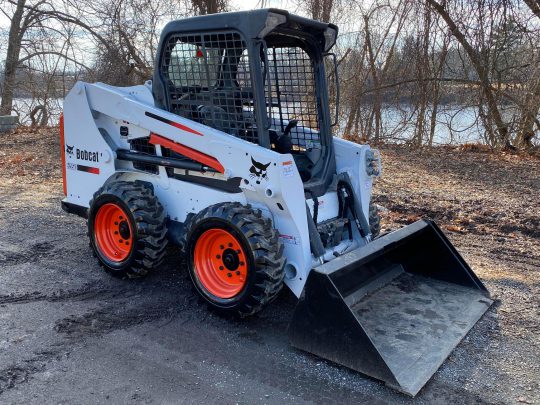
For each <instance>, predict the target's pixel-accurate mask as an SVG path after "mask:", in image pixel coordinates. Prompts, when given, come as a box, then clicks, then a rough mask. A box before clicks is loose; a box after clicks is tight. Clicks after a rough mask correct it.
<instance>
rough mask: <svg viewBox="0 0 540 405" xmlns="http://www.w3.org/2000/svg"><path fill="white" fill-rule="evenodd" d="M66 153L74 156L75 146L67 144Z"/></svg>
mask: <svg viewBox="0 0 540 405" xmlns="http://www.w3.org/2000/svg"><path fill="white" fill-rule="evenodd" d="M66 152H67V154H68V155H70V156H71V155H73V146H69V145H68V144H67V143H66Z"/></svg>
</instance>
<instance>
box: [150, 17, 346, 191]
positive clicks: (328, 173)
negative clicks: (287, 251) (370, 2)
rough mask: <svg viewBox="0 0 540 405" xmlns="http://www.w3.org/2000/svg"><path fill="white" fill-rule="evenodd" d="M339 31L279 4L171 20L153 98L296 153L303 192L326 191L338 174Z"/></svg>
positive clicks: (199, 119)
mask: <svg viewBox="0 0 540 405" xmlns="http://www.w3.org/2000/svg"><path fill="white" fill-rule="evenodd" d="M246 14H247V15H246ZM246 17H247V18H246ZM227 27H234V28H233V29H231V28H227ZM336 35H337V28H336V27H335V26H333V25H332V24H325V23H321V22H318V21H314V20H309V19H306V18H303V17H299V16H295V15H292V14H289V13H288V12H287V11H283V10H275V9H265V10H255V11H248V12H237V13H224V14H214V15H207V16H200V17H193V18H189V19H186V20H181V21H173V22H171V23H169V24H168V25H167V26H166V27H165V29H164V32H163V34H162V37H161V41H160V46H159V51H158V57H157V58H156V69H155V73H154V80H153V92H154V97H155V100H156V103H157V104H158V106H160V107H161V108H164V109H167V110H168V111H170V112H173V113H175V114H178V115H181V116H183V117H185V118H188V119H190V120H194V121H196V122H200V123H202V124H204V125H208V126H210V127H213V128H216V129H218V130H220V131H223V132H225V133H228V134H230V135H232V136H235V137H238V138H241V139H244V140H246V141H248V142H252V143H256V144H258V145H260V146H263V147H267V148H271V149H272V150H274V151H276V152H278V153H291V154H292V155H293V157H294V159H295V163H296V166H297V167H298V170H299V173H300V176H301V178H302V180H303V182H304V186H305V188H306V190H307V191H309V192H310V193H311V194H312V195H322V194H324V193H325V192H326V189H327V186H328V184H330V183H331V181H332V179H333V173H335V160H334V159H335V158H334V153H333V146H332V135H331V131H330V113H329V101H328V88H327V87H328V85H327V82H326V73H325V53H326V52H328V50H329V49H330V48H331V47H332V46H333V45H334V42H335V38H336Z"/></svg>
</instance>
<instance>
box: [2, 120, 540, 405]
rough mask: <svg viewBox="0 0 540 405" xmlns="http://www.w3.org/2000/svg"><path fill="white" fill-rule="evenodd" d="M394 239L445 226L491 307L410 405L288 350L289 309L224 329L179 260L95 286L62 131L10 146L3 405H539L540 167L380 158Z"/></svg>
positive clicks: (454, 154) (381, 187) (431, 154)
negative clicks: (68, 184) (420, 227)
mask: <svg viewBox="0 0 540 405" xmlns="http://www.w3.org/2000/svg"><path fill="white" fill-rule="evenodd" d="M381 150H382V154H383V161H384V168H385V169H384V170H385V171H384V177H383V178H382V179H380V180H379V181H378V182H377V184H376V195H375V200H376V202H377V203H378V204H379V205H380V206H381V209H382V210H383V222H384V226H385V228H386V229H387V230H388V229H394V228H397V227H399V226H402V225H404V224H407V223H410V222H412V221H414V220H416V219H417V218H418V217H429V218H433V219H435V220H436V221H437V222H438V223H439V224H440V225H441V226H442V228H443V229H445V231H446V233H447V234H448V236H449V237H450V239H451V240H452V242H453V243H454V244H455V245H456V247H457V248H458V250H459V251H460V252H461V253H462V254H463V256H464V257H465V259H466V260H467V261H468V262H469V263H470V264H471V266H472V267H473V269H474V270H475V272H476V273H477V274H478V275H479V277H480V278H481V279H482V280H483V281H484V282H485V284H486V286H487V287H488V289H489V290H490V291H491V292H492V295H493V297H494V298H495V299H496V304H495V305H494V306H493V307H492V308H491V309H490V310H489V311H488V312H487V314H486V315H485V316H484V317H483V318H482V319H481V320H480V322H479V323H478V324H477V325H476V326H475V327H474V328H473V330H472V331H471V332H470V333H469V334H468V335H467V337H466V338H465V339H464V340H463V342H462V343H461V344H460V345H459V346H458V347H457V349H456V350H455V351H454V352H453V353H452V355H451V356H450V357H449V359H448V360H447V361H446V362H445V363H444V364H443V366H442V367H441V368H440V369H439V371H438V372H437V373H436V374H435V375H434V377H433V378H432V379H431V380H430V381H429V382H428V384H427V385H426V386H425V387H424V389H423V390H422V391H421V392H420V393H419V395H418V396H417V397H416V398H415V399H411V398H408V397H406V396H403V395H401V394H398V393H396V392H394V391H392V390H391V389H389V388H387V387H385V386H384V385H383V384H382V383H380V382H377V381H375V380H372V379H368V378H365V377H363V376H362V375H360V374H358V373H355V372H352V371H349V370H347V369H345V368H343V367H339V366H337V365H334V364H331V363H329V362H326V361H323V360H321V359H319V358H317V357H315V356H311V355H308V354H305V353H303V352H300V351H297V350H295V349H293V348H291V347H290V346H289V345H288V342H287V337H286V327H287V324H288V321H289V319H290V317H291V313H292V309H293V308H294V304H295V299H294V297H293V296H292V295H291V294H290V293H288V292H287V291H284V292H283V293H282V294H281V295H280V296H279V297H278V299H277V300H276V301H275V302H274V303H273V304H272V305H270V306H269V307H268V308H267V309H266V310H265V311H263V312H262V313H261V314H260V315H258V316H256V317H254V318H252V319H248V320H244V321H234V320H226V319H222V318H220V317H217V316H215V315H213V314H211V313H209V312H208V311H207V310H206V308H205V307H204V305H203V304H202V303H201V302H200V301H199V300H198V299H197V297H196V296H195V295H194V292H192V290H191V287H190V283H189V281H188V280H187V279H186V277H185V274H184V272H183V271H182V270H183V269H182V265H181V260H180V258H179V257H178V254H177V252H176V251H175V250H174V249H171V251H170V252H169V255H168V256H167V260H166V262H165V263H164V265H163V266H162V267H161V268H160V269H159V271H157V272H155V273H154V274H152V275H151V276H149V277H148V278H146V279H144V280H136V281H123V280H118V279H114V278H111V277H109V276H108V275H106V274H104V273H103V272H102V271H100V268H99V266H98V265H97V263H96V262H95V259H94V258H93V257H92V254H91V252H90V249H89V247H88V242H87V237H86V226H85V223H84V220H82V219H80V218H78V217H75V216H69V215H67V214H65V213H64V212H63V211H62V210H61V209H60V204H59V201H60V199H61V197H62V195H61V183H60V181H59V177H60V170H59V163H58V161H59V159H58V156H59V150H58V142H57V131H56V130H55V129H50V130H41V131H34V132H31V131H28V130H19V131H18V132H17V133H16V134H14V135H8V136H6V135H4V136H3V138H2V144H1V146H0V403H2V404H4V403H6V404H10V403H69V404H72V403H178V402H181V403H201V402H204V403H220V404H222V403H268V404H270V403H352V402H357V403H358V402H360V403H366V402H369V403H373V404H387V403H392V404H393V403H398V404H404V403H422V404H424V403H425V404H433V403H440V404H446V403H475V404H476V403H528V404H533V403H536V404H540V386H539V385H540V302H539V301H540V299H539V298H538V297H539V296H540V295H539V294H540V278H539V273H540V200H539V198H538V196H539V190H540V160H539V159H538V158H537V157H526V156H519V155H494V154H491V153H485V152H482V151H475V150H466V151H459V150H457V149H452V148H446V149H443V148H438V149H429V150H424V151H422V152H418V151H409V150H407V149H404V148H398V147H383V148H382V149H381Z"/></svg>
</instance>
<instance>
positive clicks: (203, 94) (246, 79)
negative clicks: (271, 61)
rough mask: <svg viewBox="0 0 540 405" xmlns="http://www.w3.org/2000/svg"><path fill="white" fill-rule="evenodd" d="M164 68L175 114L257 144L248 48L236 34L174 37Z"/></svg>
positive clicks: (168, 45)
mask: <svg viewBox="0 0 540 405" xmlns="http://www.w3.org/2000/svg"><path fill="white" fill-rule="evenodd" d="M161 69H162V71H161V74H162V76H163V77H164V78H166V79H168V80H167V81H168V86H167V89H168V96H169V102H170V107H171V112H173V113H175V114H178V115H180V116H182V117H185V118H188V119H191V120H194V121H196V122H200V123H202V124H204V125H208V126H210V127H213V128H216V129H218V130H220V131H223V132H226V133H228V134H231V135H234V136H236V137H239V138H241V139H244V140H246V141H249V142H253V143H259V142H258V140H259V139H258V135H257V129H256V126H255V118H254V105H253V90H252V83H251V75H250V70H249V60H248V57H247V50H246V44H245V42H244V41H243V40H242V38H241V37H240V35H239V34H238V33H236V32H217V33H201V34H174V35H172V36H171V37H170V38H169V40H168V41H167V45H166V49H165V52H164V60H163V62H162V63H161Z"/></svg>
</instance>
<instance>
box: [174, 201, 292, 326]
mask: <svg viewBox="0 0 540 405" xmlns="http://www.w3.org/2000/svg"><path fill="white" fill-rule="evenodd" d="M185 238H186V240H185V243H184V249H185V253H186V259H187V265H188V270H189V275H190V277H191V280H192V282H193V285H194V287H195V290H196V291H197V292H198V293H199V295H200V296H201V297H202V298H204V300H205V301H206V302H207V303H208V304H209V305H210V307H211V308H213V309H216V310H218V311H220V312H224V313H228V314H234V315H239V316H248V315H252V314H255V313H256V312H258V311H260V310H261V309H262V308H263V307H264V305H265V304H267V303H268V302H270V301H271V300H272V299H273V298H275V296H276V295H277V294H278V292H279V291H280V290H281V288H282V286H283V278H284V276H285V272H284V264H285V258H284V257H283V244H282V243H281V241H280V240H279V237H278V233H277V231H276V230H275V229H274V228H273V227H272V223H271V221H270V220H269V219H265V218H263V217H262V215H261V211H260V210H253V209H252V208H251V207H250V206H249V205H247V206H244V205H242V204H240V203H221V204H216V205H212V206H210V207H208V208H206V209H204V210H202V211H201V212H200V213H198V214H197V215H195V216H194V217H192V218H191V220H190V221H189V222H188V224H187V229H186V232H185Z"/></svg>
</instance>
